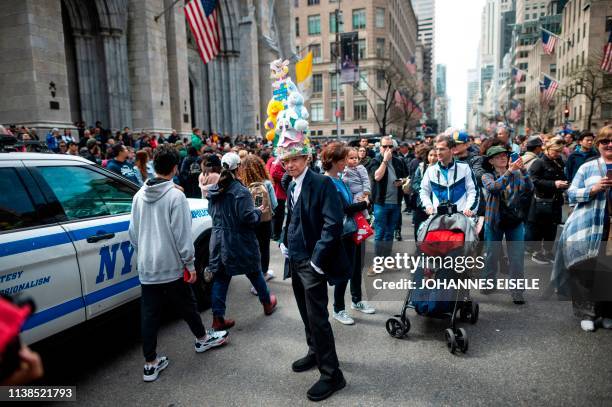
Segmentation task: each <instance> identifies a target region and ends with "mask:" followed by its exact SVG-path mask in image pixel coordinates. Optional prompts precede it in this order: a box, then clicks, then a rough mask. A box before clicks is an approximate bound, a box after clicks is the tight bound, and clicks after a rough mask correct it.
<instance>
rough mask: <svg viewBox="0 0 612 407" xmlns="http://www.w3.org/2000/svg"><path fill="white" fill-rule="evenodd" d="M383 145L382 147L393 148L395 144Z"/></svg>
mask: <svg viewBox="0 0 612 407" xmlns="http://www.w3.org/2000/svg"><path fill="white" fill-rule="evenodd" d="M381 147H382V148H393V145H386V146H385V145H382V146H381Z"/></svg>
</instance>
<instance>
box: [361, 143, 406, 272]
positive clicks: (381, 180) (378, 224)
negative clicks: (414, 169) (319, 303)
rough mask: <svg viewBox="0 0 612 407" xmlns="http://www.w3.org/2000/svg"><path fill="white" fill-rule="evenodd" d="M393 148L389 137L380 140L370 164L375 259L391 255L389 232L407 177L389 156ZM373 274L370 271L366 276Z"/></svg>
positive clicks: (400, 164)
mask: <svg viewBox="0 0 612 407" xmlns="http://www.w3.org/2000/svg"><path fill="white" fill-rule="evenodd" d="M393 146H394V144H393V139H392V138H391V137H389V136H385V137H383V138H382V139H381V140H380V154H379V155H377V156H376V157H375V158H374V159H373V160H372V163H371V164H370V183H371V184H372V185H371V186H372V202H373V203H374V230H375V235H374V251H375V256H390V255H391V252H392V251H393V232H394V230H395V225H396V224H397V223H398V221H399V218H400V216H401V205H402V204H401V203H402V197H403V192H402V183H403V181H404V178H406V177H407V176H408V174H407V173H406V167H405V165H404V163H403V162H402V160H401V159H400V158H399V157H395V156H394V155H393ZM375 274H376V273H375V272H374V270H373V268H370V270H369V271H368V276H370V277H371V276H373V275H375Z"/></svg>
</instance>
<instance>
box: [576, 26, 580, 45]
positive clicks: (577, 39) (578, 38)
mask: <svg viewBox="0 0 612 407" xmlns="http://www.w3.org/2000/svg"><path fill="white" fill-rule="evenodd" d="M576 41H577V42H580V27H578V35H577V36H576Z"/></svg>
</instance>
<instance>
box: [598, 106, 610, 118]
mask: <svg viewBox="0 0 612 407" xmlns="http://www.w3.org/2000/svg"><path fill="white" fill-rule="evenodd" d="M601 117H602V118H612V103H602V104H601Z"/></svg>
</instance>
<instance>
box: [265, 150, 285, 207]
mask: <svg viewBox="0 0 612 407" xmlns="http://www.w3.org/2000/svg"><path fill="white" fill-rule="evenodd" d="M275 161H276V158H274V157H270V159H269V160H268V162H267V163H266V168H267V169H268V172H269V173H270V177H272V183H273V184H274V194H275V195H276V199H282V200H283V201H286V200H287V193H286V192H285V190H284V189H283V187H281V179H282V178H283V175H285V169H284V168H283V166H282V165H281V163H280V161H276V162H275Z"/></svg>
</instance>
